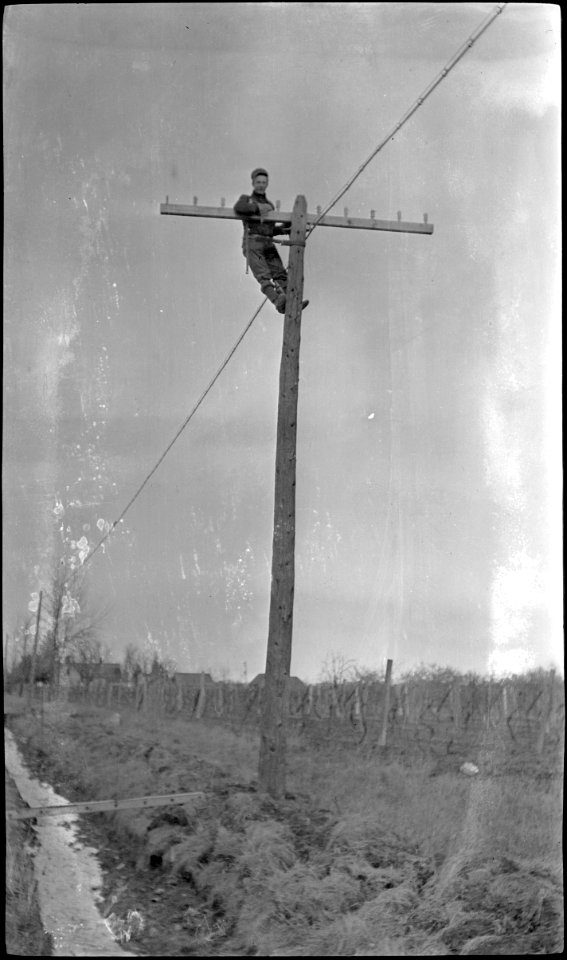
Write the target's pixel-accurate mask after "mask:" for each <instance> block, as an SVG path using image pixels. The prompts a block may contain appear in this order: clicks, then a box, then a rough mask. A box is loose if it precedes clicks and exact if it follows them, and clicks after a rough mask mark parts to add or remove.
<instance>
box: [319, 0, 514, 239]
mask: <svg viewBox="0 0 567 960" xmlns="http://www.w3.org/2000/svg"><path fill="white" fill-rule="evenodd" d="M507 6H508V4H507V3H499V4H498V5H497V7H496V10H494V11H493V12H492V13H491V14H489V16H488V17H486V18H485V20H483V22H482V23H481V24H480V26H479V27H477V29H476V30H473V32H472V33H471V34H470V36H469V37H468V38H467V40H465V42H464V43H463V44H462V46H460V47H459V49H458V50H457V52H456V53H455V54H454V55H453V56H452V57H451V59H450V60H449V61H448V62H447V63H446V64H445V66H444V67H443V69H442V70H441V71H440V72H439V73H438V74H437V76H436V77H435V78H434V79H433V80H432V81H431V83H429V84H428V86H427V87H425V89H424V90H423V92H422V93H421V94H420V95H419V97H417V99H416V100H415V101H414V103H413V104H412V106H411V107H410V108H409V110H407V111H406V112H405V113H404V115H403V117H402V118H401V120H399V121H398V123H397V124H396V125H395V127H392V129H391V130H390V131H389V133H387V134H386V136H385V137H383V139H382V140H381V141H380V143H379V144H378V146H377V147H375V148H374V150H373V151H372V153H371V154H370V156H369V157H367V159H366V160H365V161H364V163H362V164H361V165H360V166H359V168H358V170H357V171H356V173H354V174H353V175H352V177H350V179H349V180H347V182H346V184H345V185H344V187H341V189H340V190H339V192H338V193H337V194H336V195H335V196H334V197H333V199H332V200H330V201H329V203H328V204H327V205H326V206H325V207H324V208H323V209H322V210H321V212H320V213H318V214H317V219H316V220H315V221H314V222H313V223H312V224H311V225H310V226H309V227H308V228H307V236H306V239H307V237H309V236H310V235H311V234H312V233H313V231H314V230H315V228H316V227H317V226H318V225H319V224H320V223H321V221H322V220H323V219H324V217H326V215H327V214H328V213H329V211H330V210H332V209H333V207H334V206H335V205H336V204H337V203H338V202H339V200H341V199H342V197H344V195H345V193H347V191H348V190H350V188H351V187H352V185H353V183H354V182H355V181H356V180H358V178H359V176H360V175H361V173H363V172H364V170H366V168H367V166H368V165H369V164H370V163H371V162H372V160H374V157H376V156H377V155H378V154H379V153H380V151H381V150H382V149H383V148H384V147H385V146H386V144H387V143H388V142H389V141H390V140H392V139H393V138H394V137H395V135H396V134H397V133H398V131H399V130H401V129H402V127H403V126H404V125H405V124H406V123H407V122H408V120H409V119H410V117H412V116H413V115H414V113H416V112H417V111H418V110H419V108H420V107H421V106H422V105H423V104H424V103H425V101H426V100H427V98H428V97H430V96H431V94H432V93H433V91H434V90H435V89H436V88H437V87H438V86H439V84H440V83H442V82H443V80H444V79H445V77H447V76H448V74H449V73H450V72H451V70H452V69H453V68H454V67H455V66H456V65H457V63H459V61H460V60H462V58H463V57H464V56H465V54H467V53H468V52H469V50H470V49H471V47H472V46H473V45H474V44H475V43H476V41H477V40H478V39H479V37H481V36H482V34H483V33H485V31H486V30H488V28H489V27H490V25H491V24H492V23H493V22H494V20H496V17H498V16H499V15H500V14H501V13H502V11H503V10H504V8H505V7H507Z"/></svg>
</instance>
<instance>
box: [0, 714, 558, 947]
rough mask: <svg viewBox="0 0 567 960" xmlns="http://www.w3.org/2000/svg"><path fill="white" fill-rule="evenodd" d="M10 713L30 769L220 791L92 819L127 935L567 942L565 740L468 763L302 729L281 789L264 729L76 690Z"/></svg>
mask: <svg viewBox="0 0 567 960" xmlns="http://www.w3.org/2000/svg"><path fill="white" fill-rule="evenodd" d="M6 722H7V724H8V725H9V728H10V730H11V731H12V733H13V735H14V737H15V740H16V743H17V745H18V749H19V750H20V752H21V755H22V756H23V757H24V759H25V762H26V764H27V766H28V768H29V770H30V771H31V772H32V774H33V775H35V776H36V777H38V778H39V779H41V780H43V781H47V782H48V783H50V784H51V785H52V786H53V788H54V789H55V790H56V791H57V792H58V793H59V794H61V795H63V796H65V797H66V798H67V799H68V800H69V801H79V800H97V799H99V800H100V799H109V798H117V799H119V798H126V797H133V796H147V795H152V794H163V793H170V792H190V791H203V793H204V797H203V799H202V800H197V801H193V802H192V803H190V804H186V805H185V806H170V807H164V808H155V809H152V810H120V811H116V812H113V813H98V814H95V815H89V816H81V817H80V818H79V822H80V831H81V835H82V838H83V840H84V842H86V843H87V844H88V845H89V846H91V847H94V848H96V850H97V851H98V858H99V861H100V863H101V867H102V871H103V887H102V890H101V894H102V900H101V903H100V910H101V913H102V915H103V917H104V919H105V921H106V924H107V927H108V929H109V930H111V932H112V933H113V936H114V937H115V940H116V942H117V944H123V945H125V946H126V948H127V950H128V952H131V953H137V954H139V955H140V956H191V955H193V956H245V955H248V956H251V955H257V956H423V955H427V954H428V955H476V954H482V955H494V954H504V955H505V954H517V953H530V954H531V953H533V954H553V953H558V952H561V950H562V946H563V944H562V930H563V915H562V909H563V907H562V904H563V895H562V879H561V878H562V873H561V869H562V864H561V804H562V797H561V779H560V776H559V773H560V764H561V756H562V750H561V748H560V745H559V746H557V747H556V749H555V751H554V753H553V755H551V754H549V752H547V753H545V754H542V755H541V756H538V757H537V763H535V764H534V758H533V754H532V752H531V751H529V756H528V746H527V745H526V764H525V770H526V773H522V767H521V764H518V763H516V764H515V765H514V766H513V767H510V764H509V762H508V760H509V757H508V755H507V747H506V746H505V745H504V746H503V747H502V749H501V751H500V753H495V752H494V750H492V748H491V756H485V755H484V754H483V752H482V749H480V750H479V751H478V752H477V754H476V755H475V758H474V759H475V765H474V767H471V768H469V773H470V771H471V770H478V773H472V775H467V773H466V772H462V770H461V767H462V764H461V763H460V762H459V763H457V762H455V763H454V764H452V765H451V764H445V765H440V764H439V763H438V762H436V761H435V760H434V759H432V758H427V759H426V758H423V759H419V758H415V757H414V758H412V759H411V760H409V759H407V758H406V759H404V758H400V757H398V756H396V755H394V754H393V753H392V752H390V751H388V750H382V751H380V750H376V749H371V748H369V747H367V746H365V745H364V744H362V745H360V746H359V747H356V746H354V747H353V745H352V744H350V745H344V744H341V743H340V742H333V741H332V740H327V741H324V740H323V739H322V738H319V739H318V741H317V743H316V744H314V743H313V742H311V741H310V740H309V738H308V737H305V736H302V735H300V734H297V735H292V736H290V742H289V750H288V794H287V795H286V798H285V799H283V800H281V801H274V800H271V799H270V798H268V797H266V796H261V795H259V793H258V792H257V789H256V774H257V761H258V742H259V738H258V733H257V730H256V729H255V728H253V727H248V728H241V729H240V730H239V731H237V730H236V729H234V728H230V727H229V726H227V725H222V724H221V723H214V722H213V721H209V720H204V721H203V720H198V721H187V720H179V719H170V718H163V717H160V716H157V715H156V716H150V715H148V714H144V715H142V714H140V713H137V712H136V711H134V710H124V711H123V712H122V713H121V714H120V716H119V717H118V716H117V714H116V712H115V711H111V710H108V709H104V708H97V707H92V706H88V705H85V704H71V703H66V702H63V701H53V702H52V703H49V704H45V708H44V709H43V710H42V711H39V709H31V710H26V711H23V712H22V713H20V714H19V715H11V716H8V718H7V721H6ZM514 749H515V750H516V752H517V751H518V743H517V742H516V743H515V746H514ZM459 759H462V758H459ZM516 759H517V757H516ZM528 761H529V762H528ZM18 829H19V830H29V829H30V828H29V827H24V826H23V825H21V826H19V827H18ZM17 842H18V843H19V842H21V841H20V840H18V841H17ZM15 935H16V936H17V933H16V934H15ZM42 936H43V934H42V933H40V940H41V937H42ZM33 946H34V947H35V946H37V944H34V945H33ZM30 949H33V948H30ZM46 952H48V949H47V950H46ZM24 953H25V950H22V955H24ZM33 955H42V951H41V950H39V949H37V950H36V951H35V953H34V954H33Z"/></svg>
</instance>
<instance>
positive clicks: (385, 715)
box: [378, 660, 392, 747]
mask: <svg viewBox="0 0 567 960" xmlns="http://www.w3.org/2000/svg"><path fill="white" fill-rule="evenodd" d="M391 682H392V661H391V660H388V662H387V663H386V681H385V687H386V689H385V691H384V713H383V715H382V732H381V734H380V739H379V740H378V746H379V747H385V746H386V738H387V735H388V714H389V712H390V685H391Z"/></svg>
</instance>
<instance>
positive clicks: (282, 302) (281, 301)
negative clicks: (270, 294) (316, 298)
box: [275, 293, 309, 313]
mask: <svg viewBox="0 0 567 960" xmlns="http://www.w3.org/2000/svg"><path fill="white" fill-rule="evenodd" d="M308 306H309V300H303V301H302V304H301V309H302V310H305V307H308ZM275 307H276V310H277V311H278V313H285V307H286V295H285V293H280V295H279V297H278V299H277V300H276V303H275Z"/></svg>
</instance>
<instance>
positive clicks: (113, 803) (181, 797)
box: [6, 791, 205, 820]
mask: <svg viewBox="0 0 567 960" xmlns="http://www.w3.org/2000/svg"><path fill="white" fill-rule="evenodd" d="M204 796H205V794H204V793H203V792H202V791H197V792H196V793H169V794H165V795H164V796H156V797H130V798H127V799H125V800H89V801H87V802H85V803H65V804H58V805H57V806H55V805H54V806H47V807H29V808H28V809H26V810H7V811H6V818H7V819H8V820H31V819H33V818H35V817H45V816H56V815H61V814H69V813H103V812H105V811H107V810H132V809H134V810H135V809H144V808H145V807H167V806H169V805H170V804H184V803H187V802H188V801H189V800H196V799H202V798H203V797H204Z"/></svg>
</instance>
